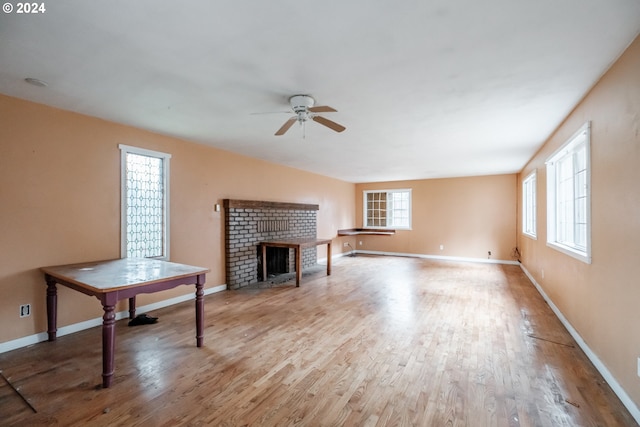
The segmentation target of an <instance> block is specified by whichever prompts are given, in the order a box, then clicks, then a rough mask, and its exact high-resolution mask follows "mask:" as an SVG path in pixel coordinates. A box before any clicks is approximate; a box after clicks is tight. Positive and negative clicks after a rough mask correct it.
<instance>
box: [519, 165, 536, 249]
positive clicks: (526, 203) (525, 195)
mask: <svg viewBox="0 0 640 427" xmlns="http://www.w3.org/2000/svg"><path fill="white" fill-rule="evenodd" d="M522 232H523V233H524V234H525V235H527V236H529V237H531V238H533V239H535V238H536V235H537V234H536V171H535V170H534V171H533V172H531V173H530V174H529V175H527V177H526V178H525V179H524V181H522Z"/></svg>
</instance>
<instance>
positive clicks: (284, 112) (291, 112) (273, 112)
mask: <svg viewBox="0 0 640 427" xmlns="http://www.w3.org/2000/svg"><path fill="white" fill-rule="evenodd" d="M249 114H251V115H252V116H255V115H259V114H293V111H291V110H289V111H262V112H259V113H249Z"/></svg>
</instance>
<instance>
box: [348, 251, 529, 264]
mask: <svg viewBox="0 0 640 427" xmlns="http://www.w3.org/2000/svg"><path fill="white" fill-rule="evenodd" d="M355 253H356V255H357V254H368V255H387V256H405V257H412V258H426V259H437V260H442V261H464V262H482V263H486V264H511V265H518V264H520V263H519V262H518V261H510V260H504V259H487V258H467V257H455V256H444V255H424V254H410V253H402V252H382V251H364V250H361V249H358V250H356V251H355Z"/></svg>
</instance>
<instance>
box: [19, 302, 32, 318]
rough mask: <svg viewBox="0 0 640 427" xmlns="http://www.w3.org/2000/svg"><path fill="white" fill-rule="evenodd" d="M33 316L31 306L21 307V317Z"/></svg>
mask: <svg viewBox="0 0 640 427" xmlns="http://www.w3.org/2000/svg"><path fill="white" fill-rule="evenodd" d="M28 316H31V304H22V305H21V306H20V317H28Z"/></svg>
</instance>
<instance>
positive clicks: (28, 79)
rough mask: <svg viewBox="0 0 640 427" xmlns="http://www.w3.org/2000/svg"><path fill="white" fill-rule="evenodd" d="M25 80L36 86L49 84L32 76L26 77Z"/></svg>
mask: <svg viewBox="0 0 640 427" xmlns="http://www.w3.org/2000/svg"><path fill="white" fill-rule="evenodd" d="M24 81H25V82H27V83H29V84H31V85H34V86H38V87H47V86H49V84H48V83H47V82H45V81H44V80H40V79H36V78H34V77H27V78H26V79H24Z"/></svg>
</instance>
